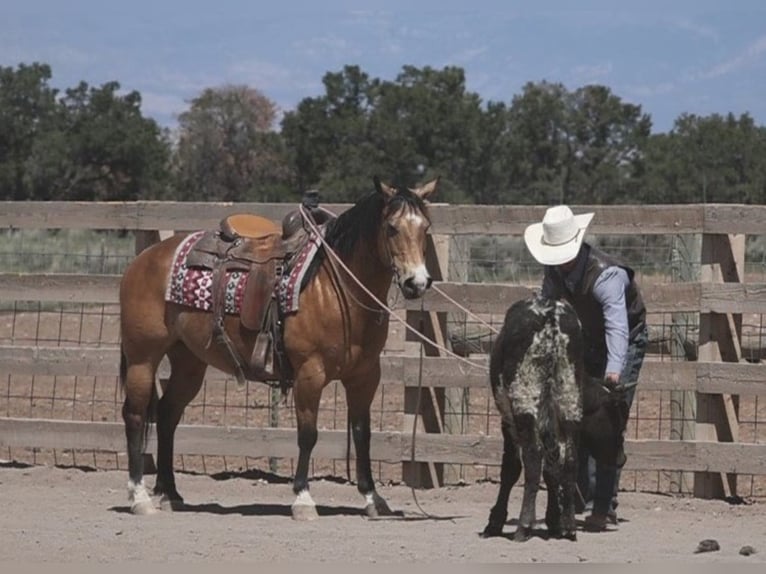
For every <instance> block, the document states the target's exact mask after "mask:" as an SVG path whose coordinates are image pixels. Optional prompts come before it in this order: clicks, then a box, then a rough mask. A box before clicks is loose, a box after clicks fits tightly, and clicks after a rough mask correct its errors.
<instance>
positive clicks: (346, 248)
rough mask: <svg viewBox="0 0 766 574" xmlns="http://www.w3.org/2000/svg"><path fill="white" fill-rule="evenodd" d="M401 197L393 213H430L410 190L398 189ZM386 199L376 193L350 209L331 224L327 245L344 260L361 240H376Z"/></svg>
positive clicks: (312, 271) (313, 268) (317, 261)
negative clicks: (407, 210)
mask: <svg viewBox="0 0 766 574" xmlns="http://www.w3.org/2000/svg"><path fill="white" fill-rule="evenodd" d="M397 189H398V190H399V191H398V193H397V194H396V195H395V196H394V197H392V198H391V200H390V201H389V204H388V207H387V210H388V212H389V213H393V212H396V211H398V210H399V209H401V208H405V209H412V210H413V211H419V212H420V213H423V214H424V215H425V214H426V213H427V211H426V204H425V202H424V201H423V200H422V199H421V198H420V197H419V196H417V195H415V194H414V193H412V192H411V191H410V190H409V189H408V188H406V187H403V186H402V187H397ZM384 204H385V198H384V196H383V194H382V193H380V192H378V191H372V192H370V193H368V194H367V195H366V196H364V197H363V198H362V199H360V200H359V201H357V202H356V203H355V204H354V205H353V206H352V207H351V208H350V209H348V210H346V211H344V212H343V213H341V214H340V215H339V216H338V217H337V218H336V219H334V220H333V221H331V222H330V223H328V224H327V230H326V232H325V241H326V242H327V244H328V245H329V246H330V247H331V248H332V249H333V250H334V251H335V253H337V254H338V255H339V256H340V257H341V258H343V257H346V256H348V255H350V254H351V252H352V251H353V250H354V247H355V246H356V245H357V243H358V242H359V241H360V240H365V241H368V242H371V241H374V240H375V234H376V233H377V231H378V229H379V228H380V226H381V224H382V218H383V211H384ZM326 256H327V253H326V252H325V250H324V249H320V250H319V251H318V252H317V254H316V256H315V257H314V260H313V261H312V262H311V265H310V266H309V268H308V270H307V272H306V274H305V275H304V277H303V282H302V284H301V288H303V287H305V286H306V284H308V282H309V281H311V279H312V278H313V277H314V275H316V273H317V271H318V270H319V267H320V265H321V264H322V261H324V259H325V257H326Z"/></svg>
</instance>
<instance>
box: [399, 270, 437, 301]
mask: <svg viewBox="0 0 766 574" xmlns="http://www.w3.org/2000/svg"><path fill="white" fill-rule="evenodd" d="M431 283H433V280H432V279H431V277H430V276H425V277H423V276H417V275H415V276H412V277H408V278H407V279H405V280H404V281H402V282H401V283H400V284H399V288H400V289H401V290H402V295H404V298H405V299H418V298H419V297H422V296H423V295H424V294H425V292H426V291H427V290H428V288H429V287H431Z"/></svg>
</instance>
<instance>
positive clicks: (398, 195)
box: [374, 176, 439, 299]
mask: <svg viewBox="0 0 766 574" xmlns="http://www.w3.org/2000/svg"><path fill="white" fill-rule="evenodd" d="M374 182H375V189H376V190H377V192H378V193H380V194H381V195H382V196H383V199H384V207H383V217H382V221H381V226H380V229H379V231H378V251H379V255H380V258H381V260H382V261H390V263H391V268H392V269H393V272H394V276H395V278H396V282H397V284H398V285H399V289H401V290H402V294H403V295H404V296H405V297H406V298H407V299H416V298H418V297H422V296H423V294H424V293H425V292H426V289H428V288H429V287H430V286H431V275H430V274H429V273H428V270H427V269H426V232H427V231H428V228H429V227H430V226H431V220H430V219H429V218H428V210H427V207H426V199H427V198H428V196H430V195H431V194H432V193H433V192H434V191H436V186H437V184H438V182H439V178H438V177H437V178H436V179H434V180H432V181H430V182H428V183H426V184H424V185H422V186H420V187H416V188H414V189H413V188H404V189H397V188H395V187H391V186H388V185H386V184H384V183H382V182H381V181H380V179H378V177H377V176H376V177H375V178H374Z"/></svg>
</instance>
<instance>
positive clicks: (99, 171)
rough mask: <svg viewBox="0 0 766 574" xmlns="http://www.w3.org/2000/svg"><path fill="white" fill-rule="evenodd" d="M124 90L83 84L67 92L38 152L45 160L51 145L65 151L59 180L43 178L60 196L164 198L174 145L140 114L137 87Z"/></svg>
mask: <svg viewBox="0 0 766 574" xmlns="http://www.w3.org/2000/svg"><path fill="white" fill-rule="evenodd" d="M119 90H120V84H119V83H118V82H107V83H105V84H103V85H102V86H101V87H91V86H89V85H88V84H87V83H85V82H81V83H80V84H79V85H78V86H77V87H76V88H71V89H67V90H66V92H65V95H64V96H63V98H62V99H61V101H60V104H61V106H62V110H63V111H62V112H61V113H60V114H59V117H58V121H57V128H58V129H54V130H51V131H50V132H48V133H47V134H46V137H45V138H42V139H41V142H40V145H39V146H38V147H39V149H38V150H37V152H36V153H35V154H34V156H33V159H34V160H35V161H39V162H41V161H42V160H41V158H42V155H43V154H44V153H45V152H46V150H48V149H53V150H56V151H57V152H59V153H60V154H61V155H60V156H59V157H61V160H60V162H61V163H60V166H59V167H61V168H63V170H64V171H63V173H59V177H60V178H61V179H60V182H59V183H56V182H55V181H49V180H45V179H44V180H43V181H42V183H45V185H47V186H50V187H51V188H52V189H55V192H54V193H53V194H52V195H53V197H55V198H56V199H67V200H96V201H114V200H122V201H131V200H137V199H155V198H159V197H162V196H163V194H164V192H165V185H166V182H167V178H166V173H167V167H168V160H169V153H170V148H169V143H168V142H167V140H166V139H165V137H164V135H163V132H162V130H161V129H160V127H159V126H158V125H157V123H156V122H155V121H154V120H152V119H148V118H144V117H143V115H142V114H141V95H140V94H139V93H138V92H136V91H131V92H129V93H127V94H125V95H120V94H119ZM62 146H65V149H61V148H62ZM54 157H55V156H54ZM56 171H57V170H51V173H55V172H56ZM39 184H40V182H38V185H37V188H39V187H40V185H39Z"/></svg>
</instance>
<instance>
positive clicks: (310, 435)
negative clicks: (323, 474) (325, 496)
mask: <svg viewBox="0 0 766 574" xmlns="http://www.w3.org/2000/svg"><path fill="white" fill-rule="evenodd" d="M296 375H297V376H296V379H295V385H294V389H293V398H294V401H295V417H296V420H297V423H298V466H297V468H296V469H295V478H294V480H293V492H294V493H295V496H296V498H295V502H293V506H292V513H293V518H294V519H295V520H300V521H308V520H316V519H317V518H319V515H318V514H317V510H316V504H315V503H314V500H313V499H312V498H311V494H310V493H309V480H308V477H309V462H310V461H311V451H312V450H313V449H314V445H316V442H317V434H318V433H317V414H318V412H319V400H320V398H321V397H322V389H323V388H324V386H325V384H326V383H327V381H326V377H325V373H324V369H323V368H322V366H321V363H319V362H318V361H317V362H314V361H306V362H305V363H303V365H301V367H300V368H299V369H297V370H296Z"/></svg>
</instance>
